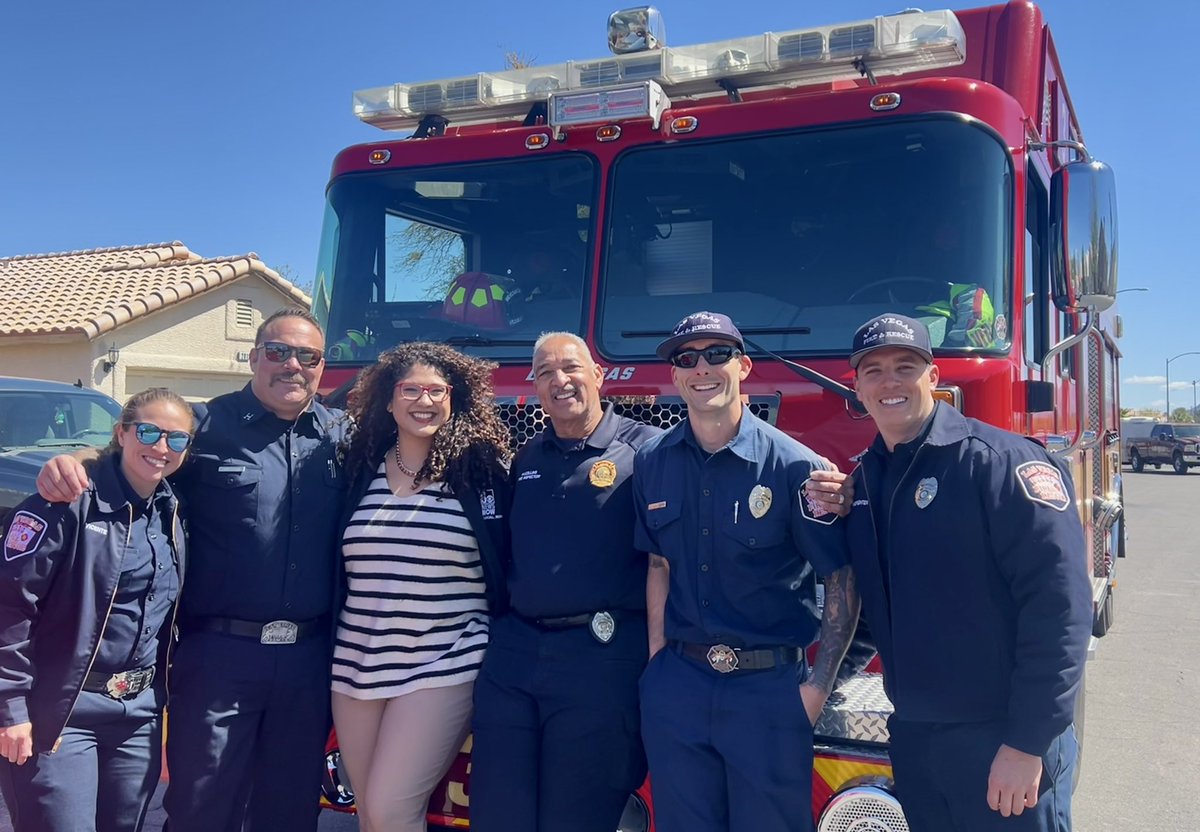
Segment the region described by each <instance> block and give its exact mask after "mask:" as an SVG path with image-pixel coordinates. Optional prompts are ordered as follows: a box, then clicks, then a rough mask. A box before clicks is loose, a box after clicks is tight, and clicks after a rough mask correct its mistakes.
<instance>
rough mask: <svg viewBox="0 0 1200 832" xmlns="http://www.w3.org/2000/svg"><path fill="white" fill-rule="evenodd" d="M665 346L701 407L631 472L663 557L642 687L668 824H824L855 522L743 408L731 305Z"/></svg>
mask: <svg viewBox="0 0 1200 832" xmlns="http://www.w3.org/2000/svg"><path fill="white" fill-rule="evenodd" d="M658 355H659V356H660V357H661V358H663V359H664V360H666V361H669V362H670V363H671V367H672V369H671V377H672V379H673V380H674V383H675V386H676V388H677V389H678V390H679V392H680V395H681V396H682V397H683V399H684V401H685V402H686V403H687V408H688V418H687V420H686V421H684V422H682V423H681V424H679V425H676V426H675V427H674V428H672V429H671V430H670V431H668V432H667V433H666V434H664V435H663V436H661V437H659V438H657V439H654V440H651V441H650V442H647V443H646V444H645V445H644V446H643V447H642V449H641V450H640V451H639V452H638V456H637V460H636V463H635V467H634V489H633V490H634V494H633V496H634V501H635V503H634V507H635V509H636V512H637V517H638V525H637V534H636V538H635V541H636V546H637V547H638V548H640V549H645V550H646V551H649V552H651V553H653V554H651V562H650V567H651V568H650V570H649V573H648V577H647V581H646V595H647V608H648V615H649V627H650V648H651V651H652V652H653V653H654V657H653V658H652V659H651V661H650V664H649V666H648V667H647V668H646V671H645V673H644V674H643V676H642V680H641V694H642V733H643V737H644V739H645V743H646V750H647V753H648V756H649V760H650V772H651V782H652V785H653V790H654V806H655V824H656V828H657V829H658V830H660V832H724V831H725V830H729V832H750V831H751V830H755V832H761V831H762V830H807V829H811V828H812V809H811V801H812V761H813V735H812V726H813V723H814V722H815V721H816V719H817V717H818V716H819V715H820V712H821V708H822V707H823V705H824V702H825V699H826V698H827V697H828V695H829V692H830V690H831V689H832V686H833V682H834V678H835V676H836V673H837V668H838V665H839V664H840V662H841V660H842V657H843V656H844V655H845V651H846V648H847V646H848V645H849V643H850V638H851V636H852V635H853V631H854V626H855V623H856V621H857V617H858V601H857V597H856V595H855V593H854V584H853V578H852V574H851V573H850V570H849V567H848V566H847V565H846V555H845V538H844V535H843V531H842V528H841V524H842V521H841V520H840V519H839V518H838V517H837V515H836V514H834V513H833V512H830V511H828V510H827V509H826V508H824V507H823V506H821V505H820V504H819V503H818V502H816V501H815V500H813V499H812V498H811V497H810V496H809V495H808V494H807V493H806V492H805V488H804V486H805V483H806V482H807V481H808V480H809V479H810V477H811V475H812V472H814V471H816V470H821V469H823V468H825V467H826V466H825V463H824V461H823V460H822V459H821V458H820V457H818V456H817V455H816V454H815V453H813V452H812V451H811V450H809V449H808V448H806V447H805V446H803V445H801V444H800V443H799V442H797V441H796V440H794V439H792V438H791V437H789V436H787V435H786V434H784V433H782V432H781V431H779V430H777V429H775V428H774V427H772V426H770V425H768V424H766V423H765V422H763V421H761V420H760V419H758V418H756V417H755V416H753V415H752V414H751V413H750V411H749V409H748V408H747V407H746V406H745V405H744V404H743V403H742V400H741V395H740V393H741V388H740V385H741V382H742V381H744V380H745V379H746V378H747V376H748V375H749V374H750V371H751V368H752V362H751V360H750V358H749V357H748V356H746V355H745V353H744V347H743V342H742V336H741V333H739V332H738V330H737V328H736V327H735V326H734V325H733V322H732V321H731V320H730V319H729V318H728V317H727V316H725V315H721V314H717V313H710V312H698V313H695V314H693V315H689V316H688V317H686V318H684V319H683V320H682V321H680V322H679V324H678V325H677V326H676V327H675V330H674V332H673V334H672V335H671V337H669V338H667V339H666V340H665V341H664V342H663V343H662V344H661V345H660V346H659V348H658ZM818 574H819V575H822V576H823V577H824V579H825V607H824V614H823V617H822V618H821V619H820V621H819V620H818V614H817V604H816V597H815V595H816V592H815V586H816V577H817V575H818ZM818 624H820V626H819V627H818ZM818 629H819V632H820V637H821V647H820V650H819V651H818V654H817V658H816V661H815V666H814V668H813V670H812V673H811V674H810V673H809V672H808V669H807V664H806V661H805V648H806V647H808V645H809V644H810V643H812V641H813V640H814V639H815V638H816V637H817V635H818Z"/></svg>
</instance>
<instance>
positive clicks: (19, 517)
mask: <svg viewBox="0 0 1200 832" xmlns="http://www.w3.org/2000/svg"><path fill="white" fill-rule="evenodd" d="M45 536H46V521H45V520H43V519H42V518H40V517H38V516H37V515H36V514H32V513H31V512H28V511H18V512H17V513H16V514H14V515H13V518H12V521H11V525H9V527H8V536H7V537H5V538H4V559H5V560H16V559H17V558H19V557H24V556H25V555H32V554H33V553H34V552H36V551H37V547H38V546H39V545H40V544H41V542H42V538H43V537H45Z"/></svg>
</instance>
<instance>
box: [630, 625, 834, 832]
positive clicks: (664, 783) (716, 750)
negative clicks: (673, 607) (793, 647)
mask: <svg viewBox="0 0 1200 832" xmlns="http://www.w3.org/2000/svg"><path fill="white" fill-rule="evenodd" d="M803 673H804V666H803V665H801V664H786V665H780V666H777V667H775V668H772V669H768V670H755V671H734V672H732V673H726V674H722V673H718V672H717V671H715V670H713V669H712V668H711V667H709V665H708V664H707V663H702V662H700V661H696V660H694V659H691V658H689V657H687V656H684V655H682V654H681V653H679V652H677V651H676V649H675V647H674V646H668V647H666V648H664V649H663V650H660V651H659V652H658V653H656V654H655V656H654V658H653V659H651V660H650V664H649V666H648V667H647V668H646V672H645V673H644V674H643V676H642V684H641V690H642V736H643V737H644V739H645V741H646V754H647V756H648V757H649V758H650V785H651V789H652V792H653V797H654V824H655V828H656V829H657V830H658V832H726V830H728V832H811V830H812V765H813V731H812V724H811V723H810V722H809V721H808V715H807V713H806V712H805V710H804V703H803V701H802V700H801V699H800V681H801V678H802V675H803Z"/></svg>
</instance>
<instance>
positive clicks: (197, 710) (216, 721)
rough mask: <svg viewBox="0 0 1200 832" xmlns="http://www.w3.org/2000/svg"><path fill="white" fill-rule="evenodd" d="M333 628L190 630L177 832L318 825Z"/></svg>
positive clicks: (174, 774) (172, 818) (181, 686)
mask: <svg viewBox="0 0 1200 832" xmlns="http://www.w3.org/2000/svg"><path fill="white" fill-rule="evenodd" d="M330 661H331V653H330V647H329V637H328V636H327V635H326V634H325V633H324V632H322V633H320V634H317V635H313V636H310V637H308V638H303V639H301V640H300V641H298V642H297V643H295V644H259V643H258V642H257V641H255V640H253V639H248V638H239V637H237V636H229V635H222V634H218V633H207V632H193V633H186V634H185V635H184V637H183V639H182V641H181V642H180V644H179V647H178V649H177V650H176V651H175V661H174V663H173V665H172V668H171V702H170V707H169V711H168V720H169V721H168V726H167V765H168V769H169V771H170V777H171V779H170V783H169V784H168V786H167V794H166V797H165V798H164V800H163V806H164V808H166V810H167V818H168V829H169V830H170V832H238V830H242V829H243V828H244V829H245V830H246V831H247V832H311V830H315V829H316V828H317V816H318V813H319V803H318V801H319V799H320V787H321V775H322V770H323V765H324V756H325V741H326V739H327V738H328V734H329V726H330V715H329V708H330V704H329V703H330V693H329V672H330Z"/></svg>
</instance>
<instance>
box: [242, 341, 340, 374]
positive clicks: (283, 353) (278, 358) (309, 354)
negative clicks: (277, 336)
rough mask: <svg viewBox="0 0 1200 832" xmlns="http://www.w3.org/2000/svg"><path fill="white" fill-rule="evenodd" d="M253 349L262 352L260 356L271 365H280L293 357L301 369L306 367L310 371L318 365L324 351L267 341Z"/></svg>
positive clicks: (323, 355)
mask: <svg viewBox="0 0 1200 832" xmlns="http://www.w3.org/2000/svg"><path fill="white" fill-rule="evenodd" d="M255 349H258V350H262V354H263V355H265V356H266V357H267V360H268V361H270V362H271V363H272V364H282V363H284V362H285V361H287V360H288V359H289V358H291V357H292V356H293V355H294V356H296V360H297V361H298V362H300V366H301V367H307V368H308V369H310V370H311V369H312V368H313V367H315V366H317V365H318V364H320V363H321V359H322V358H324V357H325V351H324V350H319V349H317V348H316V347H293V346H292V345H291V344H284V343H282V342H280V341H267V342H266V343H263V344H259V345H258V346H257V347H255Z"/></svg>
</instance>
